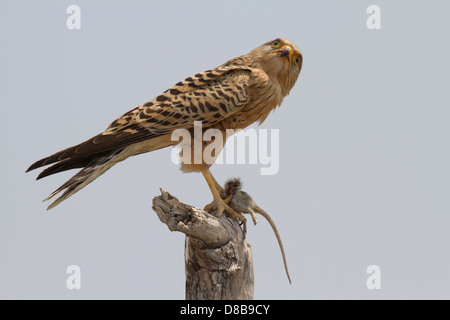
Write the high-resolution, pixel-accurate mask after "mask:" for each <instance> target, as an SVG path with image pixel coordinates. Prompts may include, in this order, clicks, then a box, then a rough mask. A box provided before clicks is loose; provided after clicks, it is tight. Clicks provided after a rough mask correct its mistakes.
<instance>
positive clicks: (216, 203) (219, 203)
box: [202, 169, 246, 224]
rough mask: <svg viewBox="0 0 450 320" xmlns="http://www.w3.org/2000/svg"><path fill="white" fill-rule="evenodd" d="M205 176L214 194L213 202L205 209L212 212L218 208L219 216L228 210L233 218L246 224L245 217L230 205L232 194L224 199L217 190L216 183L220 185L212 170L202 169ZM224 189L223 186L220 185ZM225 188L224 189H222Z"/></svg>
mask: <svg viewBox="0 0 450 320" xmlns="http://www.w3.org/2000/svg"><path fill="white" fill-rule="evenodd" d="M202 174H203V176H204V177H205V180H206V183H207V184H208V187H209V189H210V190H211V193H212V195H213V198H214V199H213V202H211V203H210V204H208V205H206V206H205V209H204V210H205V211H208V212H211V211H213V210H214V209H217V217H220V216H221V215H222V213H223V212H224V211H227V212H228V213H229V214H230V215H231V217H232V218H234V219H236V220H238V221H240V222H243V223H244V224H245V221H246V220H245V217H244V216H243V215H242V214H240V213H237V212H236V211H234V210H233V209H231V208H230V207H229V206H228V204H227V203H228V202H230V200H231V196H230V197H228V198H227V199H225V200H224V199H222V197H221V196H220V194H219V191H217V188H216V185H218V183H217V181H216V179H214V177H213V176H212V174H211V171H209V169H207V170H205V171H202ZM220 188H221V189H222V187H220ZM222 190H223V189H222Z"/></svg>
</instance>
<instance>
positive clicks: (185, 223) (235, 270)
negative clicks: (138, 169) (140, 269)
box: [153, 189, 254, 300]
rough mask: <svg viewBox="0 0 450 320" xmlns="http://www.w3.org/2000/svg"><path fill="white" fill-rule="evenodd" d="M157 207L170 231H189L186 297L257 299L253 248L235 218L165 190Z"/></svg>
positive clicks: (196, 298) (156, 209)
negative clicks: (200, 206) (254, 288)
mask: <svg viewBox="0 0 450 320" xmlns="http://www.w3.org/2000/svg"><path fill="white" fill-rule="evenodd" d="M153 210H154V211H155V212H156V214H157V215H158V217H159V219H160V220H161V222H163V223H165V224H166V225H167V226H168V228H169V230H171V231H179V232H183V233H184V234H186V241H185V271H186V299H189V300H202V299H214V300H239V299H252V298H253V287H254V277H253V257H252V249H251V246H250V245H249V244H248V243H247V241H246V240H245V239H244V236H243V233H242V229H241V227H240V226H239V224H238V223H237V222H236V221H235V220H233V219H230V218H228V217H226V215H225V214H224V215H222V216H221V217H220V218H217V217H215V216H213V215H211V214H209V213H207V212H205V211H203V210H201V209H198V208H196V207H193V206H190V205H187V204H184V203H182V202H180V201H179V200H178V199H177V198H176V197H174V196H172V195H170V194H169V193H168V192H167V191H164V190H162V189H161V195H160V196H157V197H155V198H154V199H153Z"/></svg>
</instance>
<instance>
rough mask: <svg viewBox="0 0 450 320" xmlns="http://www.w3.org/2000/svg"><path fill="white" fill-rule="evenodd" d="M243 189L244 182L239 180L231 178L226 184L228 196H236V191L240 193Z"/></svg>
mask: <svg viewBox="0 0 450 320" xmlns="http://www.w3.org/2000/svg"><path fill="white" fill-rule="evenodd" d="M241 188H242V182H241V179H239V178H231V179H228V180H227V181H226V182H225V186H224V189H225V192H226V193H227V196H229V195H232V194H234V193H235V192H236V191H240V190H241Z"/></svg>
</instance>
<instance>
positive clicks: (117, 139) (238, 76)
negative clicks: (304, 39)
mask: <svg viewBox="0 0 450 320" xmlns="http://www.w3.org/2000/svg"><path fill="white" fill-rule="evenodd" d="M302 60H303V58H302V55H301V53H300V51H299V50H298V49H297V47H296V46H295V45H294V44H292V43H291V42H289V41H287V40H284V39H276V40H274V41H270V42H267V43H265V44H263V45H262V46H260V47H258V48H256V49H254V50H253V51H251V52H250V53H249V54H246V55H243V56H240V57H237V58H235V59H232V60H230V61H228V62H226V63H224V64H223V65H221V66H219V67H217V68H215V69H212V70H207V71H205V72H202V73H198V74H196V75H194V76H191V77H188V78H186V79H185V80H183V81H181V82H179V83H177V84H175V85H174V86H173V87H171V88H170V89H168V90H166V91H165V92H163V93H162V94H161V95H159V96H157V97H155V98H154V99H152V100H150V101H148V102H146V103H144V104H142V105H140V106H137V107H136V108H134V109H132V110H131V111H129V112H127V113H125V114H124V115H122V116H121V117H119V118H118V119H117V120H115V121H114V122H112V123H111V124H110V125H109V127H108V128H107V129H106V130H105V131H104V132H102V133H100V134H98V135H96V136H95V137H93V138H91V139H89V140H87V141H85V142H83V143H80V144H78V145H76V146H73V147H70V148H67V149H65V150H62V151H60V152H57V153H55V154H53V155H51V156H49V157H46V158H44V159H41V160H39V161H37V162H35V163H34V164H32V165H31V166H30V167H29V168H28V170H27V172H28V171H30V170H34V169H36V168H39V167H42V166H46V165H52V166H51V167H49V168H47V169H45V170H44V171H42V172H41V174H40V175H39V176H38V178H37V179H41V178H43V177H46V176H48V175H51V174H55V173H58V172H61V171H65V170H69V169H75V168H83V169H82V170H81V171H79V172H78V173H77V174H76V175H75V176H73V177H72V178H71V179H70V180H68V181H67V182H66V183H65V184H63V185H62V186H61V187H59V188H58V189H57V190H55V191H54V192H53V193H52V194H51V195H50V196H49V197H48V198H47V199H45V200H48V199H50V198H52V197H53V196H55V195H56V194H58V193H60V192H63V194H62V195H61V196H60V197H59V198H58V199H57V200H55V201H54V202H53V203H52V204H51V205H50V206H49V207H48V209H51V208H52V207H54V206H56V205H58V204H59V203H61V202H62V201H64V200H65V199H67V198H69V197H70V196H71V195H73V194H74V193H76V192H77V191H79V190H80V189H82V188H83V187H85V186H86V185H87V184H89V183H91V182H92V181H94V180H95V179H96V178H98V177H99V176H100V175H102V174H103V173H104V172H105V171H107V170H108V169H109V168H111V167H112V166H113V165H114V164H116V163H118V162H120V161H123V160H125V159H126V158H128V157H130V156H133V155H137V154H140V153H145V152H150V151H154V150H158V149H161V148H164V147H167V146H171V145H175V144H177V142H176V141H172V140H171V134H172V132H173V131H174V130H176V129H181V128H183V129H187V130H192V128H193V123H194V121H202V125H203V130H207V129H209V128H216V129H219V130H220V131H221V132H223V133H225V130H226V129H243V128H245V127H247V126H249V125H250V124H252V123H254V122H256V121H258V122H260V123H261V122H263V121H264V120H265V119H266V117H267V116H268V115H269V113H270V112H271V111H272V110H273V109H275V108H276V107H277V106H278V105H280V104H281V102H282V101H283V98H284V97H285V96H286V95H287V94H288V93H289V91H290V90H291V89H292V87H293V86H294V84H295V82H296V80H297V77H298V75H299V73H300V69H301V66H302ZM224 136H225V135H224ZM205 146H206V145H204V146H203V147H205ZM210 166H211V164H207V163H200V164H186V163H182V165H181V169H182V170H183V171H184V172H192V171H195V172H202V173H203V175H204V176H205V179H206V181H207V182H208V185H209V187H210V188H211V191H212V193H213V197H214V201H213V203H212V204H211V205H210V206H209V208H210V209H217V210H218V215H219V216H220V214H221V213H222V212H223V211H224V210H225V209H227V211H228V212H229V213H231V214H232V216H234V217H236V218H238V219H241V220H242V216H241V215H237V214H236V213H235V212H233V210H231V209H230V208H229V207H227V205H226V204H225V203H224V202H223V201H222V199H221V198H220V196H219V194H218V191H217V183H215V180H214V178H213V177H212V175H211V172H210V171H209V167H210Z"/></svg>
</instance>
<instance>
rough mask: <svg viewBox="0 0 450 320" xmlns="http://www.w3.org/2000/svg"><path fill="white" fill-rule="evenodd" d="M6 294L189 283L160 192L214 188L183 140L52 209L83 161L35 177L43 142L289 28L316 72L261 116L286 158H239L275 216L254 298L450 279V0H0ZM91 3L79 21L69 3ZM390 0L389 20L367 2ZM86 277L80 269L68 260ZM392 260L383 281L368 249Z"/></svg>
mask: <svg viewBox="0 0 450 320" xmlns="http://www.w3.org/2000/svg"><path fill="white" fill-rule="evenodd" d="M0 3H1V5H0V37H1V41H0V81H1V82H0V87H1V94H0V99H1V100H0V103H1V109H0V112H1V118H0V121H1V126H0V130H1V132H0V133H1V134H0V139H1V140H0V141H1V145H0V146H1V148H0V150H1V151H0V152H1V157H0V175H1V185H0V187H1V192H0V197H1V198H0V201H1V204H0V208H1V214H0V298H8V299H9V298H44V299H48V298H60V299H78V298H87V299H91V298H104V299H109V298H137V299H166V298H174V299H183V298H184V263H183V261H184V258H183V248H184V238H183V235H181V234H178V233H170V232H169V231H168V229H167V227H166V226H165V225H163V224H162V223H161V222H160V221H159V220H158V218H157V216H156V214H155V213H154V212H153V211H152V210H151V199H152V198H153V197H154V196H155V195H157V194H158V193H159V190H158V188H159V187H163V188H165V189H166V190H168V191H170V192H171V193H172V194H174V195H176V196H178V197H179V198H180V200H182V201H184V202H187V203H190V204H193V205H197V206H204V205H205V204H206V203H208V202H210V200H211V194H210V192H209V190H208V188H207V185H206V183H205V182H204V181H203V178H202V177H201V175H200V174H182V173H181V172H180V170H179V169H178V168H177V166H176V165H174V164H172V162H171V161H170V149H166V150H161V151H157V152H153V153H150V154H145V155H141V156H138V157H134V158H131V159H128V160H127V161H125V162H124V163H121V164H119V165H117V166H115V167H114V168H113V169H111V170H110V171H109V172H108V173H107V174H105V175H103V176H102V177H101V178H100V179H98V180H97V181H95V183H93V184H91V185H89V186H88V187H87V188H85V189H84V190H82V191H81V192H80V193H78V194H76V195H75V196H74V197H72V198H71V199H69V200H68V201H66V202H64V203H62V204H61V205H60V206H58V207H57V208H55V209H54V210H52V211H50V212H46V211H45V208H46V206H47V204H43V203H41V200H42V199H43V198H45V197H46V196H47V195H48V194H49V193H50V192H51V191H53V190H54V189H56V187H58V186H59V185H61V184H62V183H63V182H64V181H65V180H66V179H68V178H69V177H70V176H71V175H73V174H74V172H69V173H64V174H59V175H57V176H52V177H50V178H47V179H44V180H42V181H39V182H35V181H34V178H35V177H36V175H37V173H35V172H33V173H29V174H25V173H24V171H25V169H26V168H27V167H28V166H29V165H30V164H31V163H32V162H34V161H35V160H38V159H40V158H42V157H44V156H47V155H49V154H52V153H54V152H56V151H59V150H60V149H63V148H66V147H69V146H71V145H74V144H77V143H79V142H81V141H84V140H85V139H87V138H90V137H91V136H93V135H95V134H97V133H99V132H101V131H103V130H104V129H105V128H106V126H107V125H108V124H109V123H110V122H111V121H112V120H114V119H115V118H116V117H117V116H119V115H121V114H122V113H124V112H126V111H128V110H129V109H131V108H133V107H134V106H136V105H139V104H141V103H143V102H145V101H147V100H149V99H151V98H153V97H154V96H156V95H157V94H159V93H161V92H162V91H163V90H165V89H167V88H169V87H170V86H172V85H173V84H174V83H176V82H178V81H179V80H182V79H184V78H186V77H187V76H190V75H192V74H195V73H197V72H200V71H204V70H207V69H209V68H213V67H216V66H218V65H219V64H221V63H223V62H225V61H227V60H228V59H230V58H233V57H235V56H238V55H241V54H244V53H247V52H249V51H250V50H252V49H253V48H255V47H257V46H259V45H260V44H262V43H264V42H266V41H269V40H271V39H274V38H276V37H284V38H287V39H289V40H291V41H292V42H294V43H296V44H297V46H298V47H299V48H300V49H301V50H302V52H303V55H304V65H303V70H302V73H301V75H300V78H299V80H298V82H297V84H296V86H295V87H294V89H293V90H292V91H291V94H290V95H289V96H288V97H287V98H286V99H285V101H284V103H283V105H282V107H281V108H279V109H278V110H276V111H275V112H274V113H273V114H272V115H271V116H270V117H269V118H268V120H267V121H266V122H265V123H264V124H263V125H262V126H261V128H267V129H271V128H278V129H280V138H281V143H280V171H279V173H278V174H277V175H274V176H261V175H260V174H259V168H260V167H259V166H258V165H216V166H213V168H212V172H213V173H214V174H215V176H216V177H217V178H218V179H219V180H221V181H223V180H225V179H226V178H228V177H231V176H241V177H242V179H243V181H244V183H245V187H244V189H245V190H247V191H248V192H249V193H250V194H252V195H253V197H254V199H255V200H256V201H257V202H258V203H259V205H260V206H261V207H263V208H265V209H266V211H267V212H269V213H270V214H271V215H272V216H273V217H274V219H275V221H276V223H277V225H278V228H279V230H280V232H281V236H282V238H283V240H284V244H285V249H286V252H287V258H288V263H289V268H290V272H291V276H292V279H293V284H292V285H289V283H288V281H287V279H286V276H285V274H284V269H283V264H282V260H281V255H280V253H279V249H278V245H277V242H276V240H275V237H274V236H273V234H272V231H271V230H270V227H269V225H268V223H266V222H265V221H263V220H262V219H260V223H259V224H258V225H257V226H253V225H251V224H249V232H248V241H249V243H250V244H251V245H252V247H253V253H254V264H255V278H256V279H255V298H258V299H309V298H325V299H335V298H343V299H355V298H361V299H379V298H386V299H393V298H401V299H409V298H446V299H449V298H450V250H449V244H450V234H449V226H450V218H449V214H450V197H449V191H450V183H449V181H450V180H449V178H450V169H449V163H450V143H449V141H450V140H449V136H450V126H449V119H450V111H449V105H450V104H449V99H448V85H449V82H448V74H449V62H448V57H449V53H450V52H449V51H450V50H449V45H448V30H449V28H448V22H447V21H448V12H450V5H449V2H448V1H400V0H399V1H375V0H374V1H360V0H354V1H276V2H272V1H260V0H258V1H214V2H213V1H74V2H72V1H70V2H69V1H6V2H5V1H1V2H0ZM70 4H77V5H79V6H80V7H81V30H76V31H70V30H68V29H67V28H66V19H67V16H68V15H67V14H66V8H67V6H68V5H70ZM370 4H378V5H379V6H380V7H381V19H382V21H381V23H382V29H381V30H374V31H372V30H368V29H367V27H366V19H367V17H368V14H366V8H367V7H368V6H369V5H370ZM71 264H76V265H79V266H80V267H81V270H82V289H81V290H79V291H76V290H75V291H70V290H68V289H67V288H66V279H67V277H68V275H67V274H66V273H65V271H66V268H67V266H69V265H71ZM372 264H376V265H379V266H380V267H381V272H382V274H381V281H382V284H381V285H382V288H381V290H372V291H371V290H368V289H367V287H366V279H367V277H368V275H367V274H366V268H367V267H368V266H369V265H372Z"/></svg>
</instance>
